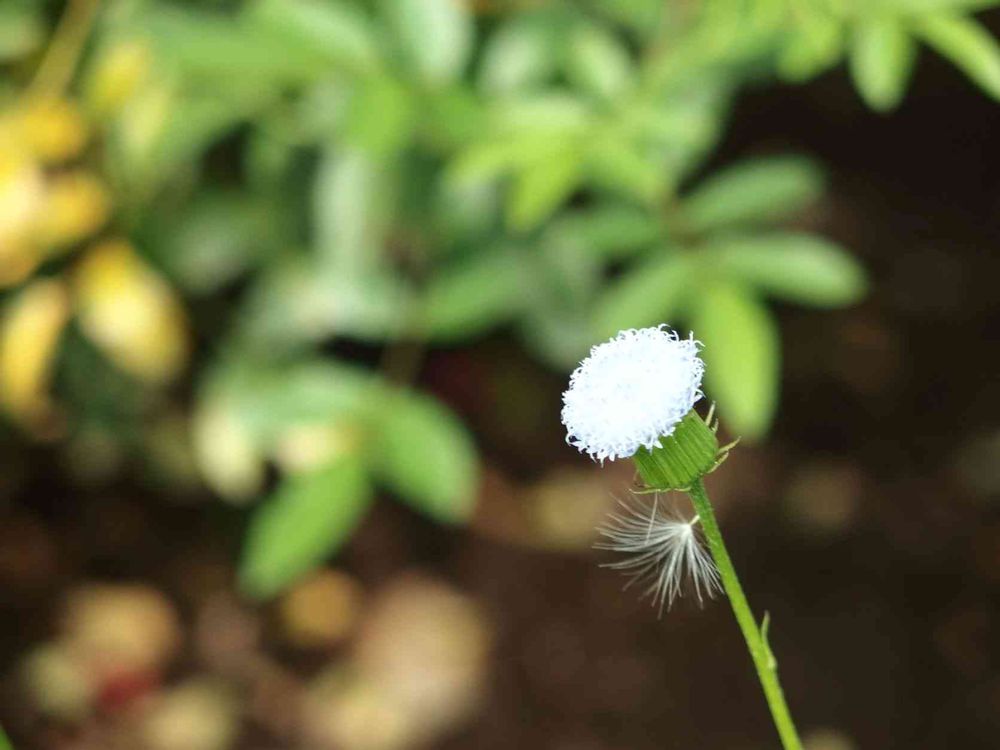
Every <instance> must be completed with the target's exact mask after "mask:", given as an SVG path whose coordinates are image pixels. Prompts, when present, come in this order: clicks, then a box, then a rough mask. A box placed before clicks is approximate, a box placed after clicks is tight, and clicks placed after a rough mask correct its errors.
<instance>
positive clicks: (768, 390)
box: [692, 282, 779, 438]
mask: <svg viewBox="0 0 1000 750" xmlns="http://www.w3.org/2000/svg"><path fill="white" fill-rule="evenodd" d="M692 325H694V326H695V328H696V330H697V331H698V335H699V336H700V337H701V339H702V341H703V342H704V344H705V350H704V352H703V355H704V359H705V382H706V384H707V386H708V392H709V393H710V394H711V395H712V397H713V398H715V399H716V400H717V401H718V404H719V411H720V413H721V414H725V415H726V420H727V421H728V422H729V424H731V425H732V426H733V428H734V429H735V430H737V431H738V432H739V433H742V434H743V435H745V436H747V437H749V438H757V437H760V436H761V435H763V434H764V433H765V432H766V431H767V428H768V427H769V426H770V424H771V420H772V418H773V416H774V407H775V404H776V400H777V396H778V367H779V341H778V330H777V326H776V324H775V322H774V319H773V318H772V317H771V314H770V312H769V311H768V310H767V308H766V307H765V306H764V305H763V304H762V303H761V302H760V300H759V299H757V298H756V297H755V296H754V295H753V293H752V292H750V291H749V290H748V289H745V288H743V287H741V286H738V285H736V284H730V283H726V282H716V283H714V284H711V285H708V286H706V287H705V288H703V289H701V290H699V294H698V301H697V306H696V308H695V310H694V314H693V323H692Z"/></svg>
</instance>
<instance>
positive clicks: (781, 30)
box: [0, 0, 1000, 596]
mask: <svg viewBox="0 0 1000 750" xmlns="http://www.w3.org/2000/svg"><path fill="white" fill-rule="evenodd" d="M992 4H993V3H992V2H990V1H987V0H884V2H879V3H874V4H872V3H862V2H860V0H846V1H845V2H830V1H828V0H752V1H751V2H732V1H731V0H705V1H704V2H700V3H694V4H691V3H679V2H673V1H672V0H671V1H668V2H664V0H629V2H618V1H614V0H594V1H593V2H588V3H549V4H536V3H527V4H502V3H501V4H499V5H498V6H497V7H496V8H493V7H492V6H491V10H490V12H488V13H482V12H480V10H479V4H476V3H469V2H456V0H234V1H232V2H225V3H181V2H169V1H168V0H128V1H125V0H121V1H120V2H108V3H104V4H101V7H102V11H101V13H100V14H99V15H98V17H97V20H96V25H95V27H94V29H93V37H94V38H93V39H92V40H90V41H91V43H90V44H89V45H88V46H87V47H86V49H87V55H86V56H85V57H84V59H83V63H82V70H81V71H80V75H79V76H78V80H79V84H80V92H81V93H80V95H81V96H82V97H83V101H82V106H83V109H84V110H85V111H86V112H87V113H88V117H89V118H90V120H91V123H90V124H91V126H92V129H93V130H94V134H93V139H94V141H95V144H96V145H95V146H94V148H93V149H92V151H91V152H89V153H88V156H87V159H88V161H87V164H88V168H89V169H93V170H94V171H95V172H96V173H98V174H100V176H101V178H102V179H103V180H104V181H105V182H106V183H107V184H108V185H109V188H110V192H111V193H112V196H111V197H112V202H113V204H114V207H115V216H114V220H113V226H114V228H115V230H116V231H120V232H123V233H125V234H127V235H128V237H129V239H131V240H132V241H133V243H134V244H135V246H136V247H137V252H138V253H139V254H140V255H142V256H143V257H144V258H145V259H146V260H147V261H149V262H150V264H151V266H152V267H153V268H154V269H155V272H156V273H157V274H160V275H162V278H160V277H159V276H158V277H157V279H158V283H159V284H160V286H158V287H157V288H158V289H160V290H161V292H162V290H163V289H173V290H176V293H177V294H179V295H180V296H183V298H184V300H185V301H186V303H187V307H188V310H189V313H190V316H191V321H192V325H193V327H194V329H195V335H196V338H197V340H198V341H200V342H204V344H205V346H203V347H200V348H199V349H198V352H199V358H198V359H197V360H196V362H197V363H198V364H199V366H202V367H204V370H203V371H196V372H194V373H192V375H191V376H192V377H193V379H194V380H195V381H196V383H197V384H198V386H199V388H198V391H197V396H196V399H195V400H196V405H195V408H194V417H193V420H192V421H193V425H194V429H193V435H194V447H195V452H196V454H197V459H198V463H199V466H200V468H201V472H202V475H203V477H204V478H205V480H206V481H207V483H208V484H209V485H210V486H211V487H212V488H213V489H214V490H215V491H217V492H218V493H219V494H220V495H222V496H224V497H226V498H228V499H230V500H233V501H243V502H246V501H249V500H252V499H253V498H255V497H258V496H260V495H261V494H264V493H265V492H266V490H267V487H268V482H267V476H268V468H269V467H271V466H274V467H276V468H277V469H278V474H279V477H280V478H279V479H278V484H277V489H276V490H275V491H274V494H273V496H272V497H270V498H269V499H267V500H266V501H264V504H263V505H262V506H261V508H260V510H259V511H258V512H256V513H255V517H254V520H253V522H252V524H251V530H250V534H249V538H248V543H247V552H246V558H245V563H244V573H243V575H244V583H245V585H246V587H247V588H248V590H249V591H251V592H253V593H255V594H257V595H262V596H263V595H268V594H271V593H274V592H275V591H277V590H279V589H280V587H281V586H283V585H285V584H286V583H288V582H289V581H290V580H291V579H292V578H294V577H295V576H296V575H298V574H299V573H300V572H302V571H303V570H305V569H306V568H307V567H308V566H310V565H312V564H314V563H315V562H316V561H318V560H320V559H322V558H323V557H324V556H325V555H327V554H330V553H332V552H333V551H334V550H335V549H336V546H337V545H338V544H339V543H340V542H341V541H343V539H344V538H345V537H346V535H347V534H349V533H350V530H351V528H353V526H354V524H356V523H357V521H358V519H359V518H360V516H361V514H362V513H363V510H364V508H365V506H366V505H367V504H368V502H369V500H370V498H371V493H372V487H379V486H381V487H384V488H386V489H390V490H391V491H392V492H393V494H394V495H396V496H398V497H399V498H400V499H401V500H403V501H405V502H407V503H409V504H411V505H412V506H413V507H414V508H416V509H418V510H419V511H421V512H423V513H426V514H427V515H428V516H430V517H432V518H434V519H437V520H441V521H446V522H457V521H461V520H463V519H465V518H467V517H468V515H469V513H470V512H471V510H472V502H473V500H474V495H475V485H476V475H477V461H478V459H477V455H476V450H475V446H474V443H473V441H472V440H471V438H470V436H469V434H468V432H467V430H466V429H465V428H464V427H463V425H462V423H461V421H460V419H459V418H458V416H456V415H454V414H452V413H451V412H450V411H448V410H447V409H446V408H445V407H444V406H443V405H441V404H439V403H437V402H436V401H434V400H432V399H431V398H430V397H429V396H425V395H420V394H419V393H418V392H417V391H416V390H415V389H414V388H412V387H404V386H399V385H390V384H389V382H388V381H387V379H386V378H384V377H383V376H382V375H381V374H379V373H378V372H376V371H375V370H374V369H360V368H355V367H350V366H348V365H346V364H345V363H343V362H342V361H340V358H339V357H338V355H337V354H336V353H335V352H338V351H342V350H343V349H342V348H338V347H331V346H330V345H331V344H333V343H337V344H341V343H343V342H344V341H345V340H346V341H351V342H362V343H363V344H365V345H366V346H367V347H368V348H371V349H381V348H385V347H398V346H403V347H406V346H413V345H417V346H418V347H433V346H447V347H456V346H461V345H463V344H465V343H467V342H470V341H472V340H474V339H475V338H477V337H481V336H484V335H486V334H488V333H490V332H492V331H494V330H497V329H503V331H504V332H505V333H509V334H510V335H512V336H515V337H517V338H518V339H519V340H520V342H521V343H523V345H524V346H525V348H526V349H528V350H529V351H530V352H531V353H533V354H534V355H535V356H536V357H538V358H539V359H540V360H541V361H542V362H544V363H546V364H547V365H549V366H551V367H554V368H558V369H559V370H561V371H563V372H567V371H568V370H569V369H570V368H571V367H572V366H573V365H574V364H575V363H576V362H577V361H578V360H579V358H580V357H581V356H583V355H584V354H585V353H586V351H587V349H588V347H589V346H591V345H592V344H594V343H596V342H598V341H599V340H601V339H603V338H606V337H608V336H611V335H613V334H614V333H615V332H616V331H617V330H619V329H621V328H626V327H637V326H646V325H653V324H657V323H660V322H668V323H671V324H673V325H675V326H677V327H679V328H681V329H682V330H683V329H684V328H688V327H690V328H691V329H693V330H694V332H695V334H696V336H697V337H698V338H700V339H702V340H703V341H704V343H705V352H704V353H705V357H706V359H707V361H708V381H707V389H708V395H709V397H710V398H713V399H717V400H718V401H719V404H720V407H721V409H720V413H721V415H722V418H723V421H724V422H726V423H728V426H729V427H730V428H732V429H733V430H734V431H736V432H739V433H742V434H744V435H745V436H748V437H760V436H762V435H764V434H765V433H766V430H767V427H768V425H769V424H770V423H771V420H772V419H773V416H774V410H775V408H776V405H777V397H778V391H779V362H780V348H779V335H778V331H777V330H776V329H775V324H774V321H773V319H772V316H771V313H770V311H769V309H768V307H767V306H766V304H765V302H764V301H763V300H765V299H767V298H774V299H778V300H782V301H784V302H791V303H795V304H802V305H809V306H814V307H821V308H833V307H839V306H843V305H849V304H853V303H855V302H857V301H858V300H860V299H861V298H862V297H863V296H864V293H865V290H866V287H867V283H866V278H865V273H864V270H863V268H862V266H861V265H860V264H859V263H858V262H857V261H856V260H855V259H854V258H853V257H852V256H851V255H850V253H849V252H848V251H847V250H845V249H842V248H840V247H839V246H837V245H836V244H835V243H833V242H832V241H830V240H827V239H824V238H822V237H820V236H817V235H815V234H810V233H808V232H805V231H796V232H791V231H788V230H787V229H784V228H782V226H781V224H782V223H783V222H787V221H797V222H798V223H799V225H800V226H801V225H802V224H804V223H806V222H802V221H801V219H802V218H803V213H804V212H806V211H807V210H808V209H809V208H810V207H811V206H813V205H815V204H816V203H817V202H818V201H820V200H821V199H822V194H823V190H824V186H825V185H824V182H825V181H824V176H823V171H822V169H821V168H820V167H819V166H818V165H817V164H815V163H814V162H813V161H811V160H809V159H808V158H806V157H804V156H801V155H785V154H765V155H762V154H755V155H752V156H749V157H748V158H745V159H741V160H737V161H736V162H735V163H730V164H724V165H721V166H720V167H719V168H718V169H712V170H709V169H707V168H706V164H708V163H709V160H710V157H712V155H713V150H714V149H715V147H716V145H717V143H718V140H719V138H720V137H721V135H722V134H723V131H724V128H725V126H726V122H727V117H728V115H729V111H730V108H731V105H732V103H733V101H734V98H735V96H736V95H737V94H738V93H739V92H740V91H741V90H742V89H743V88H744V87H745V86H748V85H750V84H754V85H760V84H761V83H772V84H773V83H775V82H778V81H786V82H798V81H804V80H808V79H809V78H811V77H813V76H816V75H818V74H819V73H821V72H823V71H825V70H828V69H830V68H831V67H833V66H836V65H838V64H841V63H846V65H847V66H848V68H849V71H850V74H851V77H852V79H853V81H854V83H855V86H856V87H857V89H858V91H859V93H860V95H861V97H862V98H863V100H864V101H865V102H866V103H867V104H868V105H869V106H870V107H871V108H873V109H875V110H879V111H887V110H891V109H893V108H894V107H896V106H898V105H899V104H900V102H901V101H902V99H903V97H904V94H905V90H906V86H907V84H908V81H909V78H910V75H911V73H912V70H913V67H914V64H915V60H916V51H917V47H918V43H923V44H926V45H928V46H930V47H932V48H933V49H934V50H936V51H937V52H938V53H940V54H942V55H944V56H945V57H947V58H948V59H949V60H951V61H952V62H953V63H954V64H955V65H956V66H957V67H958V68H960V69H961V70H963V71H964V72H965V74H966V75H967V76H968V77H969V78H971V79H972V80H973V81H974V82H975V83H977V84H978V85H979V86H980V87H981V88H983V89H984V90H985V91H986V92H987V93H988V94H990V95H991V96H993V97H998V96H1000V51H998V48H997V44H996V42H995V41H994V40H993V39H992V37H991V36H990V35H989V34H988V33H987V32H986V31H985V29H984V27H983V26H981V25H980V24H979V23H978V22H977V21H976V20H975V19H974V18H973V17H972V16H971V15H970V13H972V12H974V11H976V10H979V9H980V8H983V7H987V6H990V5H992ZM48 22H49V19H47V18H43V16H42V14H40V13H39V11H38V8H37V4H35V3H29V2H10V3H7V4H6V5H4V6H3V8H2V9H0V61H3V62H5V63H6V62H8V61H10V62H15V63H16V65H11V66H9V71H8V73H9V75H10V77H11V80H10V81H6V83H7V88H11V87H16V86H19V85H21V83H22V81H21V79H19V78H17V76H19V75H21V73H20V72H19V71H23V70H26V69H27V68H28V67H30V60H31V59H32V58H31V56H32V55H34V54H36V53H37V52H38V51H39V48H40V47H42V46H43V45H44V37H45V35H46V34H50V33H51V30H50V29H48V28H47V27H46V25H45V24H46V23H48ZM123 49H124V50H125V54H124V55H122V54H120V53H121V52H122V50H123ZM116 55H118V57H116ZM123 61H124V62H123ZM143 61H145V62H143ZM112 63H113V64H112ZM115 66H117V67H115ZM129 66H131V67H129ZM5 70H8V69H7V68H5ZM109 70H111V71H112V73H113V75H112V73H109V72H108V71H109ZM74 91H75V90H74ZM70 95H71V96H73V95H75V94H73V93H71V94H70ZM71 262H72V261H70V260H66V259H65V258H63V257H60V258H57V259H54V260H52V261H51V262H50V263H49V265H48V267H47V269H46V274H49V273H51V274H53V275H54V274H57V273H59V272H61V271H62V269H63V268H67V269H69V266H70V264H71ZM88 351H89V350H88ZM89 356H96V355H95V354H94V353H93V352H89ZM65 358H66V359H67V360H73V361H74V362H75V359H76V358H77V355H76V354H74V353H73V352H70V351H67V353H66V357H65ZM373 359H374V358H373ZM386 359H387V360H390V359H391V357H387V358H386ZM67 368H69V369H73V370H74V371H75V372H80V371H81V370H80V367H79V364H78V363H77V364H76V366H75V367H73V366H72V362H71V364H70V365H67ZM70 380H72V379H71V378H70ZM77 381H79V378H77ZM101 382H102V381H101V379H99V378H96V379H93V382H88V383H86V384H85V385H86V386H87V388H86V389H81V390H80V392H81V393H82V392H84V391H85V392H86V393H90V392H91V391H92V390H94V389H101V388H103V389H104V391H105V393H104V394H103V396H102V397H101V398H97V397H94V398H93V399H92V401H93V403H88V404H85V405H79V406H77V407H76V408H75V413H76V414H77V415H78V416H79V419H80V420H81V422H82V423H83V424H81V428H87V427H89V426H91V421H93V422H99V421H100V419H101V417H100V416H91V415H92V414H94V413H97V412H100V409H99V408H97V407H96V406H95V404H103V403H111V404H115V403H117V401H120V399H119V397H118V391H116V390H114V387H113V386H112V385H102V384H101ZM110 382H111V381H109V383H110ZM148 387H149V388H150V389H153V388H154V386H148ZM137 390H138V389H137ZM88 398H89V397H88ZM136 400H137V401H139V400H140V399H138V398H137V399H136ZM146 402H148V403H151V404H160V403H166V402H169V399H168V398H167V394H166V393H165V392H163V391H162V390H161V391H159V392H158V393H156V394H155V395H154V396H153V397H150V398H147V399H146V400H145V401H144V402H143V403H146ZM106 421H107V419H106V418H105V422H106ZM101 426H103V423H101ZM303 431H305V434H307V435H309V434H314V433H315V434H316V435H321V436H323V437H322V438H319V437H317V438H315V440H313V442H314V443H316V445H319V444H321V443H322V444H324V445H325V450H326V453H324V454H323V455H322V456H321V458H323V459H324V461H325V462H321V465H319V466H316V465H314V464H313V463H310V462H309V461H308V460H305V459H309V458H310V457H309V456H306V457H305V458H303V456H301V455H299V454H300V453H301V451H299V450H298V448H297V446H298V447H300V446H299V443H298V441H300V440H301V435H302V434H303ZM310 431H314V432H310ZM324 441H325V442H324ZM306 442H309V441H306ZM314 447H316V446H314ZM321 447H322V446H321ZM317 450H318V448H317ZM307 452H308V451H307ZM321 453H322V451H321ZM311 458H312V459H316V456H312V457H311ZM303 461H305V463H306V464H308V468H305V469H304V468H303V467H302V466H301V465H299V463H301V462H303Z"/></svg>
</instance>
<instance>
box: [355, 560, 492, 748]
mask: <svg viewBox="0 0 1000 750" xmlns="http://www.w3.org/2000/svg"><path fill="white" fill-rule="evenodd" d="M490 642H491V633H490V628H489V625H488V623H487V621H486V618H485V616H484V614H483V613H482V611H481V610H480V609H479V607H477V606H476V605H475V603H474V602H472V601H471V600H470V599H469V598H468V597H466V596H464V595H462V594H460V593H459V592H457V591H455V590H454V589H452V588H450V587H448V586H446V585H445V584H443V583H440V582H437V581H433V580H430V579H427V578H423V577H419V576H407V577H404V578H402V579H400V580H398V581H397V582H395V583H394V584H392V585H391V586H389V587H388V588H387V589H386V590H385V591H383V592H382V593H381V594H380V595H379V596H378V598H377V600H376V601H375V603H374V604H373V605H372V607H371V610H370V612H369V615H368V617H367V619H366V621H365V623H364V625H363V628H362V630H361V633H360V636H359V639H358V642H357V644H356V649H355V663H356V666H357V668H358V670H359V673H360V674H362V675H363V676H364V678H365V679H366V680H367V681H369V682H370V683H371V684H372V685H373V686H374V688H375V689H376V690H377V691H379V693H380V694H384V695H386V696H388V699H389V701H390V702H391V703H392V704H394V705H398V706H399V707H400V710H401V711H403V712H405V713H407V714H408V715H410V716H412V717H414V718H415V720H417V723H418V725H419V727H420V734H421V740H423V739H428V740H429V739H430V738H433V737H436V736H438V735H440V734H441V733H442V732H444V731H446V730H448V729H449V728H451V727H453V726H455V725H457V724H459V723H460V722H462V721H463V720H465V719H467V718H468V717H470V716H471V715H472V714H473V713H474V712H475V711H476V710H477V708H478V706H479V703H480V701H481V699H482V695H483V690H484V687H485V682H486V678H487V658H488V655H489V650H490Z"/></svg>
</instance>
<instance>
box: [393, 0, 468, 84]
mask: <svg viewBox="0 0 1000 750" xmlns="http://www.w3.org/2000/svg"><path fill="white" fill-rule="evenodd" d="M381 6H382V10H383V11H384V14H385V17H386V18H387V20H388V21H389V24H390V26H391V27H392V29H393V30H394V31H395V34H396V38H397V39H398V40H399V44H400V48H401V52H402V54H403V58H404V62H405V64H406V69H407V70H409V69H411V66H412V70H413V72H414V73H416V75H417V76H418V78H419V79H420V80H421V81H422V82H423V83H425V84H427V85H430V86H441V85H444V84H448V83H451V82H453V81H454V80H456V79H457V78H458V77H459V76H460V75H461V74H462V70H463V69H464V68H465V64H466V62H467V61H468V58H469V55H470V53H471V51H472V42H473V26H472V17H471V15H470V13H469V6H468V4H467V3H457V2H454V0H382V2H381Z"/></svg>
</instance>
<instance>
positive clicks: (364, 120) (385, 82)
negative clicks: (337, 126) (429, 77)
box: [344, 75, 417, 158]
mask: <svg viewBox="0 0 1000 750" xmlns="http://www.w3.org/2000/svg"><path fill="white" fill-rule="evenodd" d="M416 119H417V117H416V111H415V104H414V101H413V98H412V94H411V93H410V91H408V90H407V89H406V87H405V86H403V84H402V83H401V82H400V81H397V80H396V79H394V78H391V77H389V76H386V75H378V76H369V77H368V78H366V79H365V81H364V83H363V84H361V85H360V86H359V87H358V88H357V90H356V91H355V93H354V95H353V96H352V98H351V103H350V106H349V108H348V112H347V117H346V121H345V124H344V137H345V140H346V141H347V142H348V143H349V144H350V145H354V146H357V147H359V148H360V149H362V150H364V151H366V152H368V153H370V154H374V155H377V156H379V157H382V158H385V157H387V156H392V155H394V154H395V153H396V152H398V151H400V150H401V149H402V148H403V147H405V146H406V145H407V144H408V143H409V141H410V139H411V137H412V135H413V131H414V127H415V125H416Z"/></svg>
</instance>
